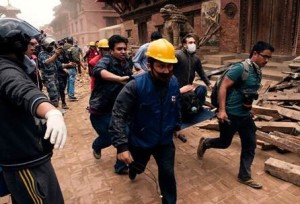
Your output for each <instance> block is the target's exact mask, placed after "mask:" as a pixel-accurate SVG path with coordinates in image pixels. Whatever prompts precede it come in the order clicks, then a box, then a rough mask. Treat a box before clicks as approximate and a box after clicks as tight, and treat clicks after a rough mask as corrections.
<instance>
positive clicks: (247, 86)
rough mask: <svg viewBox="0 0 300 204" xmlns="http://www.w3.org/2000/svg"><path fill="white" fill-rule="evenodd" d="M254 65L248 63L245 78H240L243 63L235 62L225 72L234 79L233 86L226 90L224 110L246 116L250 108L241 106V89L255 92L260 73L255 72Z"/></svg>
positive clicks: (257, 87)
mask: <svg viewBox="0 0 300 204" xmlns="http://www.w3.org/2000/svg"><path fill="white" fill-rule="evenodd" d="M255 69H256V68H255V67H254V65H249V74H248V78H247V79H246V80H244V81H243V80H242V74H243V72H244V68H243V64H242V63H237V64H236V65H234V66H232V67H231V68H230V70H228V72H227V73H226V76H227V77H228V78H229V79H231V80H232V81H234V85H233V88H232V89H230V90H228V93H227V97H226V112H227V113H228V114H230V115H234V116H248V115H249V114H250V110H248V109H246V108H245V107H244V106H243V99H244V94H243V91H245V90H248V91H251V92H257V90H258V89H259V87H260V83H261V75H259V74H257V73H256V70H255Z"/></svg>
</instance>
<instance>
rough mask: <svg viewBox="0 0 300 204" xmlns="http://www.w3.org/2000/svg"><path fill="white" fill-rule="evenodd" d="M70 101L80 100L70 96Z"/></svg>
mask: <svg viewBox="0 0 300 204" xmlns="http://www.w3.org/2000/svg"><path fill="white" fill-rule="evenodd" d="M69 100H70V101H78V99H77V98H76V97H75V96H69Z"/></svg>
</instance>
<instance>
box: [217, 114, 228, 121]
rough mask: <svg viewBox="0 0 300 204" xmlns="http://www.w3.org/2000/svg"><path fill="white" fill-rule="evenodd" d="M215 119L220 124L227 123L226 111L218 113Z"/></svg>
mask: <svg viewBox="0 0 300 204" xmlns="http://www.w3.org/2000/svg"><path fill="white" fill-rule="evenodd" d="M217 119H218V121H219V122H220V123H224V122H225V121H228V116H227V113H226V111H218V113H217Z"/></svg>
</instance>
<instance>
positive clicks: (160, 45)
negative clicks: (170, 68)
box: [146, 38, 177, 63]
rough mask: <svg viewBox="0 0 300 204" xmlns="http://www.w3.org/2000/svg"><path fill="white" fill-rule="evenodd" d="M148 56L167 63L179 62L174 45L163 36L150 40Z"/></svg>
mask: <svg viewBox="0 0 300 204" xmlns="http://www.w3.org/2000/svg"><path fill="white" fill-rule="evenodd" d="M146 56H148V57H152V58H154V59H156V60H158V61H161V62H165V63H177V58H176V57H175V48H174V46H173V45H172V44H171V43H170V42H169V41H167V40H166V39H163V38H161V39H159V40H154V41H152V42H150V44H149V47H148V49H147V52H146Z"/></svg>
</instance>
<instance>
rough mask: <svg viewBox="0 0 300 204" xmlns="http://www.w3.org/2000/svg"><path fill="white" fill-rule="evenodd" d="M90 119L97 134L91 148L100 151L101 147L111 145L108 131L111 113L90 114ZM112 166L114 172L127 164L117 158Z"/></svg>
mask: <svg viewBox="0 0 300 204" xmlns="http://www.w3.org/2000/svg"><path fill="white" fill-rule="evenodd" d="M90 120H91V123H92V126H93V128H94V129H95V131H96V132H97V134H98V136H97V138H96V139H95V140H94V142H93V145H92V148H93V150H94V151H95V152H99V151H101V149H104V148H106V147H109V146H110V145H111V135H110V133H109V132H108V128H109V123H110V120H111V114H102V115H94V114H91V115H90ZM114 168H115V172H116V173H118V172H120V171H122V170H123V169H124V168H127V165H126V164H125V163H124V162H122V161H120V160H118V159H117V161H116V164H115V166H114Z"/></svg>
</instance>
